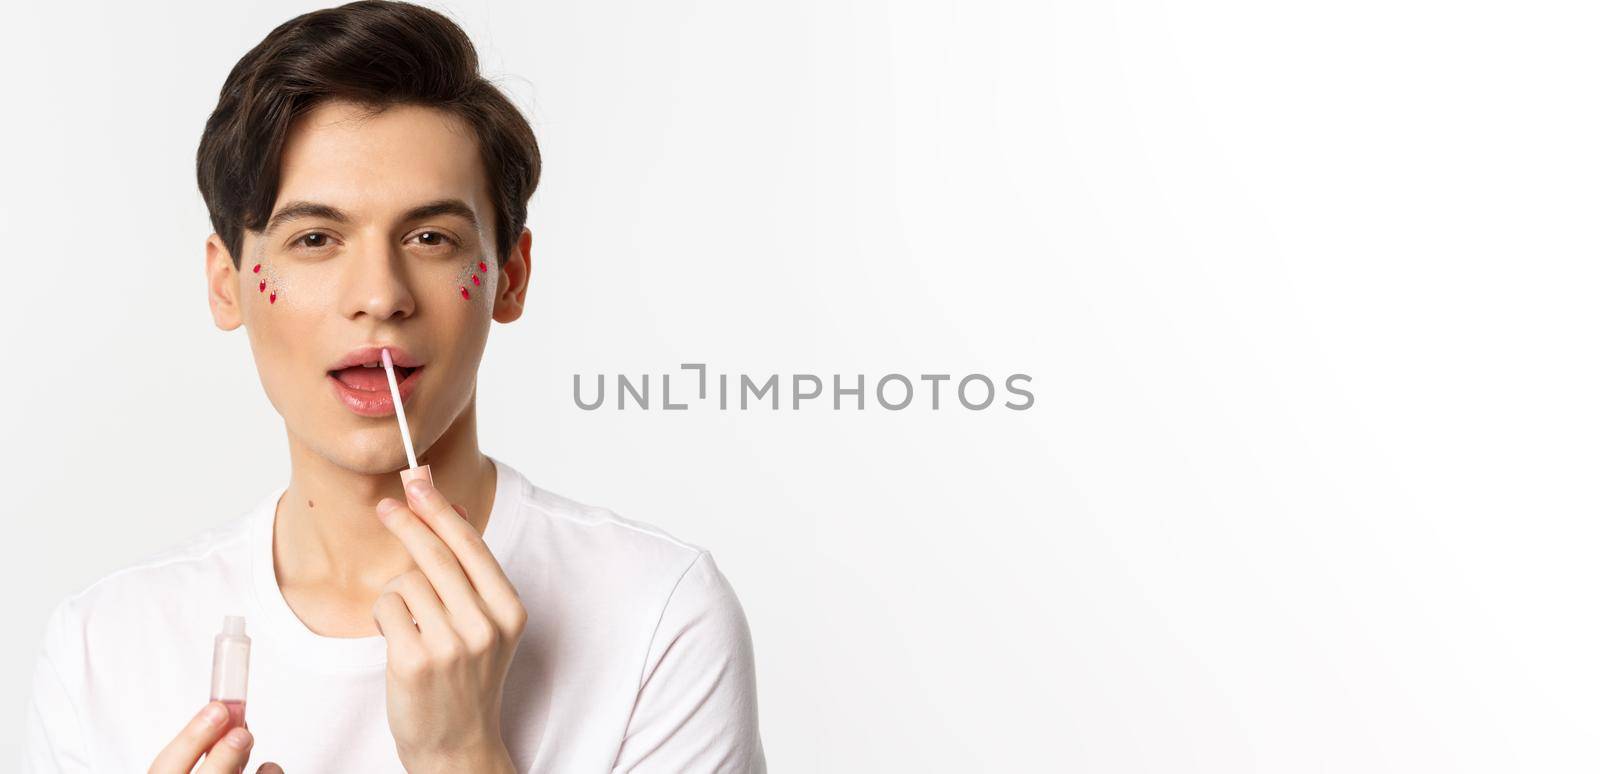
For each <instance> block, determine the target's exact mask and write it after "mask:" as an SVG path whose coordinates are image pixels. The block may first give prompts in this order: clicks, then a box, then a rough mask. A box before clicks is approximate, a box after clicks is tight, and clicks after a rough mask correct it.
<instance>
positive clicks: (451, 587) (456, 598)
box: [378, 497, 483, 616]
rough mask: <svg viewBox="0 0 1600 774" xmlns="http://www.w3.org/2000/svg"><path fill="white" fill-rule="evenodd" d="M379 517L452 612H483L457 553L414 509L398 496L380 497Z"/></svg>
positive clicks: (476, 593)
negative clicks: (457, 557)
mask: <svg viewBox="0 0 1600 774" xmlns="http://www.w3.org/2000/svg"><path fill="white" fill-rule="evenodd" d="M378 520H379V521H382V522H383V525H384V526H385V527H388V528H389V531H390V532H392V533H394V535H395V537H398V538H400V543H401V544H402V545H404V546H405V548H406V552H407V553H409V554H411V558H412V560H413V561H415V562H416V563H417V567H418V568H419V569H421V570H422V573H423V574H424V575H426V576H427V578H428V582H429V583H431V584H433V590H434V592H435V593H437V594H438V595H439V599H440V600H441V601H442V602H444V606H445V609H447V610H449V611H450V615H451V616H467V615H469V614H470V613H472V612H474V611H476V612H477V614H478V615H482V610H483V608H482V605H481V604H480V602H479V597H478V592H477V591H476V590H474V589H473V588H472V583H471V582H470V581H468V580H467V575H466V573H465V572H464V571H463V570H462V569H461V563H460V562H458V561H456V555H455V553H454V552H452V551H451V550H450V547H449V546H447V545H445V544H444V541H442V540H440V539H439V536H438V535H436V534H434V532H433V530H431V529H429V528H428V525H427V524H424V523H423V521H422V519H420V518H418V517H417V514H416V513H415V512H413V511H412V510H411V509H410V508H407V507H406V506H405V505H403V504H401V503H400V502H399V501H398V500H395V499H393V498H389V497H385V498H383V499H382V500H379V501H378Z"/></svg>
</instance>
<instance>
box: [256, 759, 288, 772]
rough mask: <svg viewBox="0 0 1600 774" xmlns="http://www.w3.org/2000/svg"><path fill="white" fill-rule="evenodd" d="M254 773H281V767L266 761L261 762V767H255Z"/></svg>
mask: <svg viewBox="0 0 1600 774" xmlns="http://www.w3.org/2000/svg"><path fill="white" fill-rule="evenodd" d="M256 774H283V767H282V766H279V765H278V764H276V763H273V762H271V761H268V762H266V763H263V764H261V768H259V769H256Z"/></svg>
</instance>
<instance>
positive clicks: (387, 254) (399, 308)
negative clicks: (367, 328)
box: [340, 238, 417, 320]
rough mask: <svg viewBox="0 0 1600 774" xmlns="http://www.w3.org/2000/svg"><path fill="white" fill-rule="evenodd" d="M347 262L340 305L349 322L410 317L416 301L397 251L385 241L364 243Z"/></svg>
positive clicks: (401, 258)
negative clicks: (367, 318) (361, 319)
mask: <svg viewBox="0 0 1600 774" xmlns="http://www.w3.org/2000/svg"><path fill="white" fill-rule="evenodd" d="M362 242H363V243H364V246H363V247H361V248H359V249H356V250H353V251H351V253H350V254H349V258H350V260H348V261H346V262H345V271H344V275H343V276H342V277H341V278H340V280H341V282H342V283H343V285H344V288H343V290H342V292H341V298H342V301H341V305H342V306H343V310H342V311H343V312H344V315H345V316H346V317H348V318H350V319H352V320H353V319H356V318H358V317H361V316H368V317H372V318H375V319H378V320H389V319H391V318H405V317H410V316H411V315H412V314H413V313H415V312H416V305H417V300H416V296H415V294H413V293H412V292H411V282H410V278H409V277H407V276H406V264H405V260H404V257H403V256H402V255H401V254H400V251H399V249H398V247H396V246H391V245H389V244H387V242H386V240H383V239H371V238H369V239H364V240H362Z"/></svg>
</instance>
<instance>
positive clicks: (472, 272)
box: [455, 258, 489, 301]
mask: <svg viewBox="0 0 1600 774" xmlns="http://www.w3.org/2000/svg"><path fill="white" fill-rule="evenodd" d="M488 280H489V263H488V262H487V261H484V260H481V259H476V258H475V259H473V260H471V261H468V262H467V263H466V265H464V266H462V267H461V272H460V273H459V274H457V275H456V281H455V284H456V293H458V294H459V295H460V296H461V300H463V301H471V300H472V295H473V294H474V293H477V292H478V291H480V290H483V289H484V288H485V287H486V283H487V282H488Z"/></svg>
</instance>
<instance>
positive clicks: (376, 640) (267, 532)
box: [249, 454, 520, 671]
mask: <svg viewBox="0 0 1600 774" xmlns="http://www.w3.org/2000/svg"><path fill="white" fill-rule="evenodd" d="M484 456H485V457H488V458H489V460H490V461H492V462H493V463H494V467H495V484H494V503H493V504H492V505H491V506H490V508H489V523H488V525H487V526H485V527H484V532H483V540H484V543H486V544H487V545H488V547H489V550H490V551H492V552H493V553H494V554H495V555H496V556H499V557H503V556H506V548H507V547H508V545H507V543H508V541H509V540H511V534H510V530H511V528H512V526H513V525H512V524H511V523H510V522H511V521H512V519H513V517H514V514H515V511H516V510H517V501H518V495H519V494H520V492H519V491H518V485H517V482H518V474H517V472H516V471H515V470H512V469H511V467H510V466H508V465H506V464H505V463H503V462H501V461H500V460H498V459H496V458H495V457H494V456H492V455H488V454H485V455H484ZM288 489H289V485H288V483H287V482H285V483H283V484H280V485H279V486H277V487H276V488H275V489H274V491H272V492H271V493H269V494H268V495H267V496H266V497H265V498H263V499H262V500H261V502H260V503H258V504H257V505H256V508H255V512H254V513H253V514H252V516H253V518H252V519H251V526H250V564H251V570H250V572H251V575H252V576H253V577H254V586H255V608H256V613H257V614H256V616H255V617H254V619H253V620H251V621H249V626H250V627H251V628H252V629H256V630H258V631H260V632H261V633H262V634H261V635H260V636H259V637H258V638H257V639H259V640H262V642H261V644H262V645H265V646H267V647H271V648H274V649H279V648H281V649H283V650H286V651H288V654H287V655H289V656H290V657H291V658H292V659H293V660H294V662H295V663H296V664H297V665H298V666H301V667H306V668H310V669H318V668H321V669H323V670H332V671H343V670H351V669H371V668H374V667H381V666H383V665H384V664H385V663H386V662H387V660H388V656H387V648H388V643H387V642H386V641H385V640H384V638H383V636H382V635H373V636H370V637H329V636H326V635H322V634H317V633H316V632H313V631H311V629H309V628H307V627H306V625H305V622H304V621H301V620H300V617H299V616H297V615H295V613H294V609H293V608H291V607H289V602H288V601H287V600H285V599H284V598H283V591H282V589H280V588H279V587H278V576H277V572H276V571H275V569H274V567H273V563H272V532H273V525H274V522H275V521H276V520H277V512H278V501H279V500H280V499H281V498H282V497H283V493H284V492H286V491H288Z"/></svg>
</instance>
